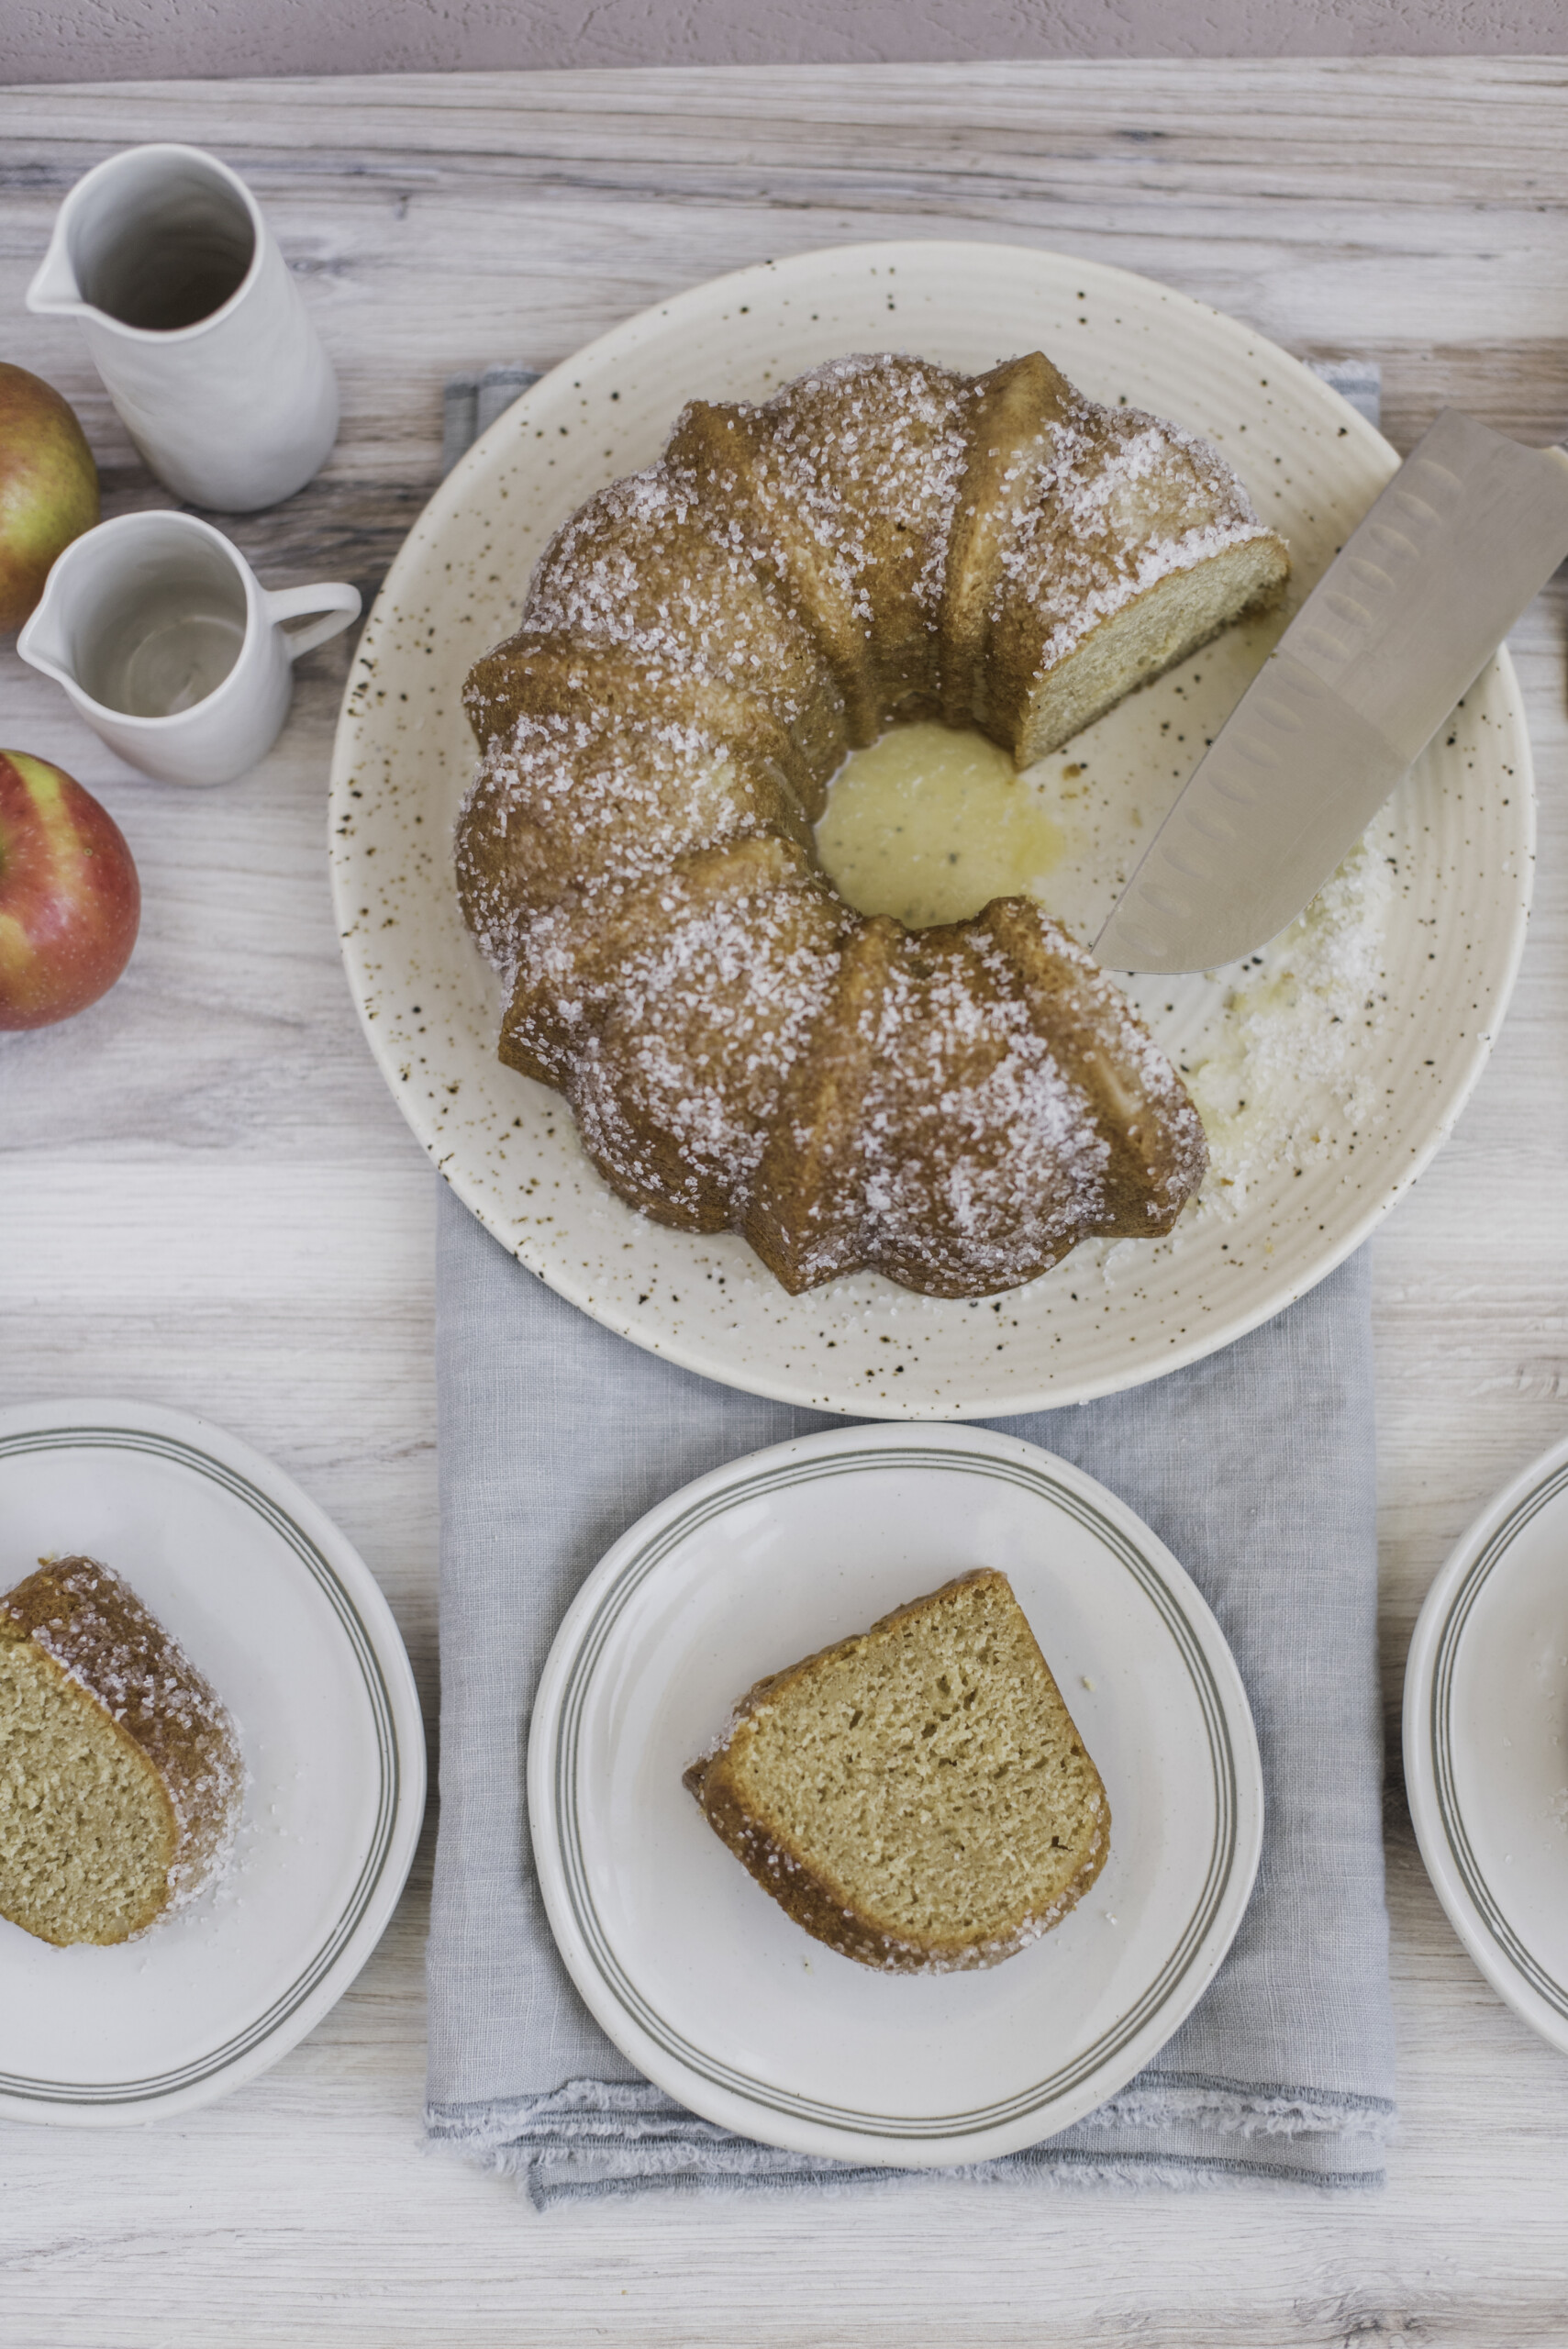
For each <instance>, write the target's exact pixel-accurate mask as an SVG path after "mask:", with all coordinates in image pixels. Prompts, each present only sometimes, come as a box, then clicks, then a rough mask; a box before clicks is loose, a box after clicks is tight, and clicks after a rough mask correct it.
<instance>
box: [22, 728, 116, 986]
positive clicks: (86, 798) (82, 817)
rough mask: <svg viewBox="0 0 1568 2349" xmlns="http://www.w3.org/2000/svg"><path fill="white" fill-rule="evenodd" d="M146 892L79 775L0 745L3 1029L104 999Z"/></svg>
mask: <svg viewBox="0 0 1568 2349" xmlns="http://www.w3.org/2000/svg"><path fill="white" fill-rule="evenodd" d="M140 918H141V889H140V885H139V882H138V880H137V875H136V865H135V863H134V861H133V859H132V857H131V852H130V851H129V849H128V847H127V846H126V843H125V835H124V834H123V833H122V832H121V830H120V828H119V826H118V825H117V823H116V822H115V820H114V818H113V817H112V816H111V815H110V814H109V813H108V811H107V809H106V808H104V807H100V806H99V805H98V802H97V801H96V800H95V798H94V797H93V795H92V793H91V792H89V791H84V790H83V787H82V785H80V784H79V783H78V782H76V780H75V779H74V777H73V776H72V775H68V774H66V773H65V771H64V769H63V768H61V767H57V766H52V765H51V764H50V762H49V761H48V760H47V759H37V758H33V757H32V756H31V755H30V754H29V753H28V752H27V751H0V1029H17V1028H47V1027H49V1026H50V1025H51V1024H52V1022H53V1021H55V1020H57V1019H71V1018H72V1016H73V1014H75V1013H76V1012H78V1011H84V1010H85V1009H86V1008H87V1006H88V1005H89V1004H90V1003H96V1001H97V1000H98V997H99V996H101V995H106V993H107V992H108V990H109V988H110V987H112V986H113V985H114V983H115V981H116V980H117V978H118V977H119V975H120V973H121V972H122V971H123V970H124V969H125V966H126V964H127V963H128V962H129V960H130V950H131V948H132V947H133V946H134V945H135V943H136V932H137V925H138V923H139V920H140Z"/></svg>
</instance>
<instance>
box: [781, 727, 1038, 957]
mask: <svg viewBox="0 0 1568 2349" xmlns="http://www.w3.org/2000/svg"><path fill="white" fill-rule="evenodd" d="M1065 845H1066V842H1065V838H1064V835H1063V833H1062V828H1061V826H1060V825H1059V824H1057V823H1056V822H1055V821H1054V820H1053V819H1052V818H1051V814H1050V812H1049V810H1048V809H1047V807H1046V806H1045V803H1044V798H1043V796H1042V794H1041V792H1040V787H1039V785H1037V784H1035V783H1033V782H1031V780H1030V778H1029V776H1028V775H1027V774H1022V775H1020V774H1017V773H1016V772H1015V770H1014V766H1013V762H1012V760H1011V759H1010V758H1009V757H1008V756H1007V753H1006V751H1004V750H1001V749H1000V748H999V747H998V746H997V744H996V743H995V742H990V741H987V740H986V738H985V736H984V734H977V733H974V732H972V731H970V730H968V729H959V728H956V727H951V726H940V725H937V724H935V723H934V722H931V721H929V720H928V721H922V722H919V723H917V724H915V725H912V726H893V727H890V728H889V729H888V730H887V732H886V733H885V734H884V735H882V736H881V737H880V738H879V739H878V740H876V741H875V742H873V743H872V745H871V746H870V748H869V749H867V750H863V751H851V753H850V755H849V757H848V758H847V759H846V760H845V761H844V763H843V765H842V766H841V767H840V769H839V772H838V774H836V775H835V776H834V778H833V781H832V783H831V785H830V786H829V788H828V805H827V807H826V809H825V810H824V812H823V815H822V818H821V821H820V822H819V823H818V825H817V855H818V856H819V857H820V858H821V860H822V864H823V869H824V870H825V871H826V873H827V874H828V879H829V880H830V881H831V882H832V883H833V885H834V886H835V888H836V889H837V890H838V891H839V893H840V896H843V897H844V898H846V899H847V900H848V902H849V903H850V904H851V906H852V907H854V909H855V911H856V912H857V913H859V914H891V915H892V916H893V917H894V918H895V920H897V921H901V922H902V923H903V924H904V925H905V927H906V929H907V930H927V929H929V928H930V927H931V925H932V924H933V923H936V922H951V921H968V920H970V919H971V918H973V916H974V915H975V914H977V913H979V912H980V910H981V908H982V907H984V906H987V905H989V904H990V902H991V900H992V898H993V897H1014V896H1031V897H1038V896H1041V895H1042V893H1043V885H1044V883H1045V880H1046V877H1047V875H1048V874H1050V873H1051V869H1052V867H1053V866H1054V865H1056V864H1057V863H1060V861H1061V858H1062V852H1063V850H1064V848H1065Z"/></svg>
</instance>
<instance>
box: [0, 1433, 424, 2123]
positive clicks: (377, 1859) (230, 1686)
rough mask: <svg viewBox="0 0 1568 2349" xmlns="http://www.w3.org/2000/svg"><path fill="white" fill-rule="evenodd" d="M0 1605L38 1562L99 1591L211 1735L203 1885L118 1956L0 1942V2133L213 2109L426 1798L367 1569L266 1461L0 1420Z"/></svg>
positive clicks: (279, 2021) (386, 1871) (337, 1954)
mask: <svg viewBox="0 0 1568 2349" xmlns="http://www.w3.org/2000/svg"><path fill="white" fill-rule="evenodd" d="M0 1527H3V1528H4V1532H5V1540H6V1547H5V1553H4V1555H0V1588H4V1589H9V1588H10V1587H11V1586H13V1585H14V1584H15V1583H17V1582H19V1581H20V1580H21V1579H22V1577H23V1575H26V1574H28V1573H29V1572H30V1571H31V1569H32V1567H33V1566H34V1565H35V1564H37V1562H38V1559H39V1556H40V1555H46V1554H48V1553H51V1552H52V1553H57V1554H69V1553H72V1552H85V1553H87V1554H88V1555H90V1556H93V1557H96V1558H100V1559H102V1560H103V1562H104V1563H105V1564H107V1565H110V1566H113V1567H114V1568H115V1569H116V1570H117V1572H119V1573H121V1574H123V1575H125V1577H126V1579H127V1581H128V1582H129V1583H130V1585H131V1586H132V1588H133V1589H135V1590H136V1591H137V1592H138V1593H139V1596H140V1597H141V1598H143V1599H145V1601H146V1602H147V1604H148V1605H149V1606H150V1608H151V1609H152V1611H153V1613H154V1614H155V1615H156V1616H157V1617H158V1618H159V1620H161V1622H163V1623H164V1624H165V1625H166V1626H167V1627H168V1629H169V1630H170V1631H172V1633H173V1634H174V1636H175V1637H176V1638H177V1639H178V1640H179V1641H180V1642H182V1644H183V1646H184V1647H185V1648H186V1650H187V1652H188V1653H189V1654H190V1656H191V1658H192V1661H193V1662H194V1663H195V1664H196V1666H197V1668H198V1669H199V1670H200V1671H202V1672H203V1673H205V1674H206V1676H207V1678H208V1679H210V1680H211V1682H212V1683H213V1686H214V1687H216V1688H217V1692H218V1694H219V1696H220V1697H221V1698H223V1699H224V1701H225V1703H226V1704H227V1705H228V1707H229V1708H230V1710H231V1711H232V1713H233V1714H234V1717H235V1720H236V1725H237V1728H238V1730H239V1742H240V1750H241V1753H242V1755H243V1757H244V1761H245V1765H246V1770H247V1774H248V1779H249V1784H248V1787H247V1789H246V1797H245V1806H244V1813H243V1819H242V1822H241V1827H240V1831H239V1843H238V1847H237V1851H236V1857H235V1865H234V1866H233V1868H232V1870H231V1871H230V1873H229V1875H228V1877H227V1878H226V1879H225V1880H224V1881H223V1882H222V1883H220V1884H218V1885H217V1886H214V1887H208V1889H207V1890H206V1892H205V1893H204V1894H202V1896H201V1897H200V1898H198V1899H197V1900H195V1901H194V1902H193V1903H192V1905H191V1906H190V1907H189V1908H188V1909H182V1910H181V1911H179V1912H178V1913H177V1914H175V1915H174V1916H172V1917H169V1918H166V1919H164V1920H162V1921H161V1923H159V1924H157V1925H155V1926H153V1927H152V1929H151V1931H150V1932H148V1933H146V1934H144V1935H143V1936H142V1937H141V1938H140V1939H139V1940H137V1941H133V1942H126V1943H121V1944H120V1945H119V1946H117V1947H116V1948H110V1949H95V1948H87V1947H79V1948H73V1949H62V1950H60V1949H52V1948H50V1947H49V1946H48V1945H47V1944H46V1943H42V1942H39V1941H37V1940H35V1939H34V1938H33V1937H32V1935H30V1934H28V1933H24V1932H22V1931H21V1929H20V1928H19V1927H18V1926H16V1925H13V1924H10V1923H7V1922H6V1921H5V1920H0V2114H3V2115H4V2116H6V2118H8V2119H11V2120H17V2121H53V2122H57V2123H61V2122H62V2123H65V2124H68V2125H71V2126H74V2127H79V2128H92V2127H104V2126H107V2125H110V2124H113V2123H115V2122H128V2121H134V2122H139V2123H140V2122H146V2121H156V2120H161V2119H164V2118H166V2117H169V2116H171V2115H173V2114H177V2113H183V2112H188V2111H190V2110H193V2109H194V2108H195V2107H196V2106H198V2105H204V2104H210V2103H211V2102H213V2101H214V2099H217V2098H218V2097H220V2096H227V2095H228V2093H229V2092H230V2091H231V2090H232V2089H234V2088H236V2087H240V2086H241V2085H242V2084H243V2083H244V2082H245V2081H247V2080H250V2079H253V2078H255V2076H257V2074H258V2073H260V2072H263V2071H266V2070H267V2069H268V2068H269V2067H270V2066H271V2065H273V2064H275V2063H276V2062H277V2061H278V2059H279V2058H280V2057H281V2056H283V2055H284V2054H287V2052H288V2050H289V2049H290V2048H291V2047H293V2046H294V2045H295V2043H296V2042H297V2041H299V2040H300V2039H302V2038H303V2037H304V2036H305V2034H306V2032H307V2031H310V2030H312V2029H313V2028H314V2026H315V2025H316V2024H317V2022H319V2021H321V2019H322V2017H323V2016H324V2015H325V2014H326V2013H327V2012H328V2009H330V2008H332V2007H333V2006H334V2005H336V2003H337V2001H338V1999H339V1998H341V1997H342V1995H343V1993H344V1991H345V1990H346V1989H347V1988H348V1987H349V1986H350V1983H351V1982H352V1981H353V1979H354V1976H356V1975H357V1974H358V1973H359V1971H360V1969H361V1966H362V1965H364V1963H365V1961H366V1960H367V1959H368V1958H369V1957H370V1955H371V1954H372V1953H373V1950H374V1948H375V1946H376V1943H377V1942H378V1941H379V1940H380V1938H381V1936H382V1933H383V1932H384V1930H385V1928H386V1925H387V1923H388V1921H389V1920H390V1918H391V1916H392V1912H393V1910H394V1909H395V1907H396V1905H397V1901H398V1898H399V1895H400V1894H401V1892H402V1890H403V1886H404V1883H405V1880H406V1876H407V1874H408V1870H409V1867H410V1865H412V1862H413V1857H414V1848H415V1844H416V1842H417V1838H418V1833H419V1825H420V1820H421V1819H422V1817H423V1813H424V1801H425V1742H424V1734H423V1731H422V1728H421V1724H420V1718H419V1703H418V1698H417V1694H416V1691H415V1687H414V1676H413V1674H412V1673H411V1671H410V1670H409V1666H408V1658H407V1655H406V1653H405V1650H404V1646H403V1642H402V1640H401V1639H400V1637H399V1636H398V1631H397V1626H396V1624H395V1622H394V1620H393V1617H392V1611H391V1609H390V1608H389V1607H388V1606H387V1603H386V1600H385V1598H384V1597H383V1595H382V1592H381V1589H380V1586H378V1584H377V1583H376V1581H375V1579H374V1577H373V1575H372V1574H371V1572H370V1569H369V1568H368V1567H367V1566H366V1565H365V1564H364V1562H363V1560H362V1559H361V1557H360V1556H359V1554H358V1553H357V1552H356V1551H355V1550H354V1549H353V1548H352V1546H351V1544H350V1542H348V1541H346V1540H345V1538H344V1536H343V1535H342V1534H341V1533H340V1532H339V1531H338V1529H337V1528H336V1526H334V1525H333V1524H332V1522H331V1520H329V1519H328V1517H327V1516H326V1515H325V1513H324V1512H323V1511H322V1510H321V1509H319V1508H317V1506H316V1505H315V1503H314V1502H313V1501H311V1500H310V1499H309V1498H308V1497H307V1496H306V1494H304V1493H303V1492H301V1491H300V1489H299V1487H298V1486H296V1485H295V1483H294V1482H293V1481H292V1479H291V1478H289V1477H287V1476H285V1475H284V1474H283V1472H282V1470H281V1469H279V1468H277V1467H275V1466H274V1465H273V1464H272V1462H271V1461H269V1460H266V1459H264V1458H263V1457H262V1455H261V1453H258V1452H255V1451H253V1450H252V1449H251V1447H250V1445H249V1444H247V1443H242V1442H239V1439H238V1438H237V1437H235V1436H231V1435H228V1434H227V1433H226V1432H225V1431H223V1430H222V1429H219V1428H216V1427H214V1426H213V1425H212V1424H211V1422H210V1421H208V1420H206V1419H192V1418H189V1417H187V1415H186V1414H185V1413H184V1412H183V1411H172V1410H165V1409H161V1408H157V1407H155V1406H152V1405H150V1404H144V1403H132V1402H123V1401H104V1400H98V1399H94V1400H88V1401H83V1402H65V1403H58V1404H34V1405H28V1406H23V1407H18V1408H13V1409H10V1410H6V1411H0Z"/></svg>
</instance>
